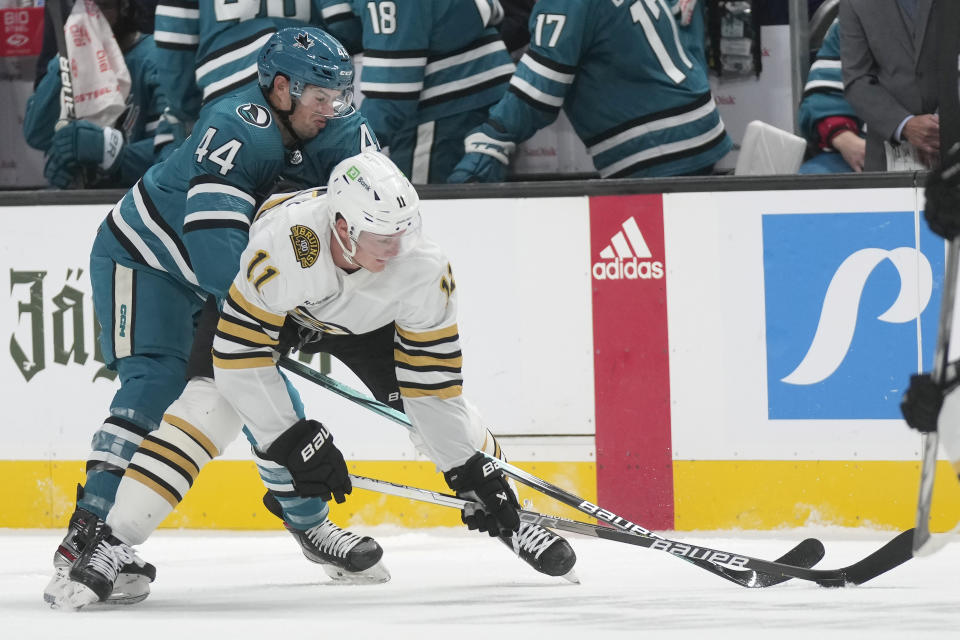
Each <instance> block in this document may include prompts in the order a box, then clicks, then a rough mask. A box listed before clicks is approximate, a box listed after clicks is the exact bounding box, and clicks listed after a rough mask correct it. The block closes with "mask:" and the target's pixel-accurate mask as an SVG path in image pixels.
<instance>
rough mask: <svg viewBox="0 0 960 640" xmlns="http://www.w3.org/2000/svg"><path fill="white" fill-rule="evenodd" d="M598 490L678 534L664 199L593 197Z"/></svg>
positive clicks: (609, 501) (610, 504)
mask: <svg viewBox="0 0 960 640" xmlns="http://www.w3.org/2000/svg"><path fill="white" fill-rule="evenodd" d="M590 255H591V256H592V260H593V264H592V267H591V275H592V277H593V295H592V299H593V348H594V349H593V350H594V381H595V382H594V389H595V390H594V394H595V397H596V419H597V424H596V434H597V435H596V442H597V490H598V494H597V495H598V498H599V500H600V501H601V503H602V504H603V505H604V506H606V507H607V508H608V509H612V510H613V511H616V512H617V513H620V514H621V515H624V516H625V517H628V518H635V519H636V520H637V521H638V522H643V523H644V526H646V527H648V528H655V529H656V528H670V527H672V526H673V470H672V462H671V442H670V371H669V369H670V367H669V349H668V342H667V281H666V270H665V269H666V265H665V251H664V239H663V200H662V197H661V196H660V195H635V196H607V197H594V198H591V199H590Z"/></svg>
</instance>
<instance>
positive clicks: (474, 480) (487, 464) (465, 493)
mask: <svg viewBox="0 0 960 640" xmlns="http://www.w3.org/2000/svg"><path fill="white" fill-rule="evenodd" d="M443 477H444V478H445V479H446V481H447V484H448V485H449V486H450V488H451V489H453V490H454V491H456V492H457V495H458V496H460V497H461V498H463V499H465V500H473V501H475V502H477V503H478V504H479V506H480V508H479V509H476V510H473V511H470V510H465V511H463V512H461V517H462V519H463V522H464V523H465V524H466V525H467V527H468V528H469V529H471V530H473V529H479V530H480V531H485V532H487V533H488V534H490V536H491V537H495V536H501V535H509V534H510V533H511V532H513V531H516V530H517V529H519V528H520V515H519V513H518V511H519V509H520V504H519V503H518V502H517V497H516V496H515V495H514V493H513V489H511V488H510V485H509V484H507V479H506V478H505V477H504V475H503V470H502V469H501V468H500V467H499V466H497V464H496V462H494V461H493V460H490V459H488V458H487V457H486V456H484V455H483V454H482V453H479V452H478V453H475V454H474V455H473V457H471V458H470V459H469V460H467V461H466V462H465V463H464V464H462V465H461V466H459V467H454V468H453V469H450V470H449V471H447V472H445V473H444V474H443Z"/></svg>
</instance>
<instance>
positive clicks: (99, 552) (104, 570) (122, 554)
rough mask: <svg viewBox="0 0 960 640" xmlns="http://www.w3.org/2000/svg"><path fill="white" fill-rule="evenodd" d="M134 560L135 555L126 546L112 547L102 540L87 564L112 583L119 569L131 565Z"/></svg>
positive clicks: (117, 545) (112, 545) (116, 545)
mask: <svg viewBox="0 0 960 640" xmlns="http://www.w3.org/2000/svg"><path fill="white" fill-rule="evenodd" d="M135 559H136V553H135V552H134V550H133V549H131V548H130V547H128V546H127V545H125V544H123V543H119V544H115V545H114V544H110V543H109V542H107V541H106V540H103V541H101V542H100V544H99V545H98V546H97V548H96V549H95V550H94V552H93V555H91V556H90V561H89V562H88V563H87V564H88V566H90V567H92V568H93V569H94V570H96V571H97V573H99V574H101V575H102V576H104V577H106V578H108V579H109V580H111V581H114V580H116V579H117V575H119V574H120V569H121V568H122V567H123V566H124V565H127V564H131V563H133V562H134V560H135Z"/></svg>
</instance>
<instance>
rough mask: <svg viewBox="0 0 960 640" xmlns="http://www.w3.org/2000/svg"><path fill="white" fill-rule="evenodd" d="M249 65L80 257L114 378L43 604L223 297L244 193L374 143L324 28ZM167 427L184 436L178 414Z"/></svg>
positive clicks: (289, 36) (277, 43)
mask: <svg viewBox="0 0 960 640" xmlns="http://www.w3.org/2000/svg"><path fill="white" fill-rule="evenodd" d="M259 73H260V75H259V83H260V86H256V87H251V88H249V89H246V90H243V91H241V92H239V93H237V94H235V95H233V96H230V97H225V98H224V99H223V100H221V101H218V102H217V103H216V104H213V105H211V106H210V107H209V108H206V109H204V110H203V111H202V112H201V115H200V119H199V120H198V121H197V124H196V126H195V127H194V130H193V134H192V135H191V136H190V137H189V138H188V139H187V140H186V141H185V142H184V143H183V144H182V145H181V146H180V147H178V148H177V150H176V151H175V152H174V153H173V154H172V155H171V156H170V158H169V159H167V160H166V161H164V162H162V163H160V164H158V165H155V166H154V167H152V168H151V169H150V170H149V171H148V172H147V174H146V175H145V176H144V177H143V179H142V180H140V181H139V182H137V184H135V185H134V186H133V188H131V189H130V191H129V192H128V193H127V194H126V195H125V196H124V197H123V199H121V201H120V202H119V203H117V205H116V206H115V207H114V208H113V210H112V211H111V212H110V213H109V214H108V215H107V218H106V220H104V222H103V223H102V224H101V226H100V229H99V231H98V234H97V238H96V240H95V242H94V246H93V250H92V252H91V257H90V273H91V281H92V284H93V299H94V306H95V309H96V312H97V316H98V318H99V319H100V321H101V323H102V331H101V334H100V340H101V346H102V349H103V353H104V357H105V359H106V360H107V364H108V366H110V367H112V368H114V369H116V370H117V372H118V373H119V377H120V381H121V386H120V389H119V390H118V391H117V393H116V395H115V396H114V399H113V401H112V403H111V406H110V411H109V416H108V417H107V419H106V420H105V421H104V423H103V425H102V426H101V427H100V428H99V429H98V430H97V432H96V433H95V434H94V437H93V442H92V445H93V447H92V448H93V451H92V453H91V455H90V458H89V460H88V462H87V479H86V483H85V485H84V487H83V488H82V491H81V492H80V495H79V497H78V503H77V509H76V511H75V512H74V514H73V516H72V517H71V519H70V525H69V531H68V533H67V536H66V537H65V538H64V540H63V542H62V544H61V545H60V547H59V548H58V550H57V552H56V553H55V556H54V567H55V576H54V578H53V579H52V580H51V582H50V584H49V585H48V587H47V589H46V591H45V592H44V598H45V599H46V600H47V601H48V602H50V603H53V604H56V602H57V598H58V597H59V595H60V592H61V589H62V588H63V586H64V585H65V583H66V581H67V580H66V575H67V573H68V571H69V569H70V566H71V564H72V563H73V561H74V560H75V559H76V557H77V554H78V553H79V552H80V551H82V547H83V541H84V539H85V537H86V536H87V535H90V534H92V532H93V530H95V529H96V527H97V526H98V525H99V524H100V523H101V522H102V520H103V519H104V518H105V517H106V515H107V513H108V511H109V510H110V508H111V506H112V504H113V501H114V496H115V492H116V489H117V485H118V484H119V482H120V479H121V477H122V476H123V474H124V471H125V470H126V469H127V467H128V463H129V460H130V458H131V457H132V455H133V454H134V452H135V451H136V450H137V447H138V446H140V444H141V443H142V442H144V441H145V440H148V439H149V436H150V434H151V433H152V432H154V431H155V430H157V429H158V427H159V426H160V425H161V423H162V422H163V423H164V424H167V422H165V420H164V416H165V412H166V411H167V408H168V407H169V406H170V404H171V403H172V402H173V401H174V400H176V399H177V398H178V396H180V394H181V391H182V390H183V389H184V385H185V382H186V380H185V375H186V369H187V361H188V357H189V354H190V350H191V345H192V342H193V337H194V327H195V322H196V319H197V317H198V315H199V312H200V309H201V307H202V305H203V303H204V300H205V298H207V296H208V295H212V296H215V297H216V298H217V299H222V298H223V297H224V296H225V294H226V291H227V289H228V287H229V285H230V282H231V281H232V280H233V277H234V276H235V275H236V271H237V266H236V265H237V264H238V261H239V256H240V253H241V252H242V251H243V249H244V248H245V247H246V244H247V229H248V228H249V225H250V222H251V220H252V219H253V215H254V212H255V211H256V206H257V203H258V202H259V201H260V200H262V199H263V198H264V197H265V196H266V195H267V194H268V193H269V192H270V191H271V190H272V188H273V187H274V185H275V183H276V182H277V180H278V178H280V177H286V178H289V179H292V180H294V181H296V182H301V183H302V184H303V185H304V186H306V185H308V184H310V182H311V181H314V182H317V183H323V182H325V180H326V176H327V175H329V171H330V169H331V168H332V167H333V166H334V165H336V163H337V162H339V161H340V160H342V159H343V158H346V157H350V156H353V155H355V154H356V153H358V152H359V151H361V150H363V149H365V148H368V147H371V146H372V147H374V148H376V147H377V143H376V139H375V138H374V137H373V136H372V134H371V133H370V132H369V128H368V126H367V124H366V121H365V120H364V118H363V117H362V116H361V115H360V114H359V113H357V112H356V111H355V110H354V109H353V107H352V104H351V96H352V82H353V66H352V63H351V62H350V58H349V55H348V54H347V53H346V51H345V49H344V48H343V46H342V45H341V44H340V43H339V42H337V41H336V40H335V39H334V38H332V37H331V36H329V35H328V34H326V33H325V32H323V31H321V30H320V29H317V28H314V27H302V28H291V29H284V30H282V31H280V32H278V33H277V34H275V35H274V36H273V37H271V39H270V40H269V41H268V43H267V45H266V46H265V47H264V48H263V50H262V51H261V53H260V57H259ZM181 422H182V421H181ZM170 428H173V429H178V430H179V432H180V433H182V434H184V435H183V438H185V439H187V440H192V438H193V435H194V434H192V433H191V429H190V426H189V424H186V423H183V424H180V425H179V427H178V426H176V425H170ZM220 445H221V446H222V445H223V443H220ZM199 446H201V448H202V449H203V450H204V451H206V452H207V453H209V455H210V456H211V457H212V456H214V455H216V454H217V453H218V452H219V449H220V446H218V443H217V442H213V441H209V440H204V439H201V442H200V443H199ZM190 482H191V483H192V478H191V479H190ZM167 484H168V483H167ZM157 486H162V485H161V484H160V483H157ZM163 488H164V489H165V490H169V491H168V493H169V494H170V495H171V496H172V497H173V498H174V499H176V497H177V496H178V495H181V492H180V491H178V490H177V489H176V488H172V487H163ZM181 497H182V496H181ZM282 506H283V516H284V519H285V520H287V521H288V522H290V521H292V522H294V523H296V524H298V525H302V526H304V528H307V526H308V525H310V524H311V521H310V518H311V517H313V518H314V519H316V520H318V521H319V520H322V519H323V518H324V517H325V513H326V505H325V503H323V502H322V501H321V500H318V499H317V500H314V501H310V500H300V501H298V502H295V503H286V504H283V505H282ZM153 573H154V570H153V567H152V566H150V565H148V564H146V563H144V562H143V561H142V560H139V559H136V558H131V560H130V561H129V562H128V564H127V565H126V566H125V567H124V570H123V571H122V572H121V576H120V578H119V579H118V581H117V583H116V585H115V587H116V588H115V590H114V592H113V594H112V595H111V596H110V600H112V601H127V602H130V601H133V602H136V601H139V600H142V599H143V598H145V597H146V595H147V594H148V593H149V582H150V581H151V580H152V577H153Z"/></svg>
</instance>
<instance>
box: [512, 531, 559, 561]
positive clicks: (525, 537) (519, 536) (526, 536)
mask: <svg viewBox="0 0 960 640" xmlns="http://www.w3.org/2000/svg"><path fill="white" fill-rule="evenodd" d="M556 539H557V537H556V536H555V535H553V534H552V533H550V532H549V531H547V530H546V529H544V528H543V527H541V526H539V525H535V524H531V523H529V522H521V523H520V530H519V531H517V532H516V533H515V534H513V548H514V550H515V551H516V552H517V553H520V551H525V552H527V553H529V554H532V555H533V557H534V558H539V557H540V554H542V553H543V552H544V551H546V550H547V547H549V546H550V545H551V544H553V541H554V540H556Z"/></svg>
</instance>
